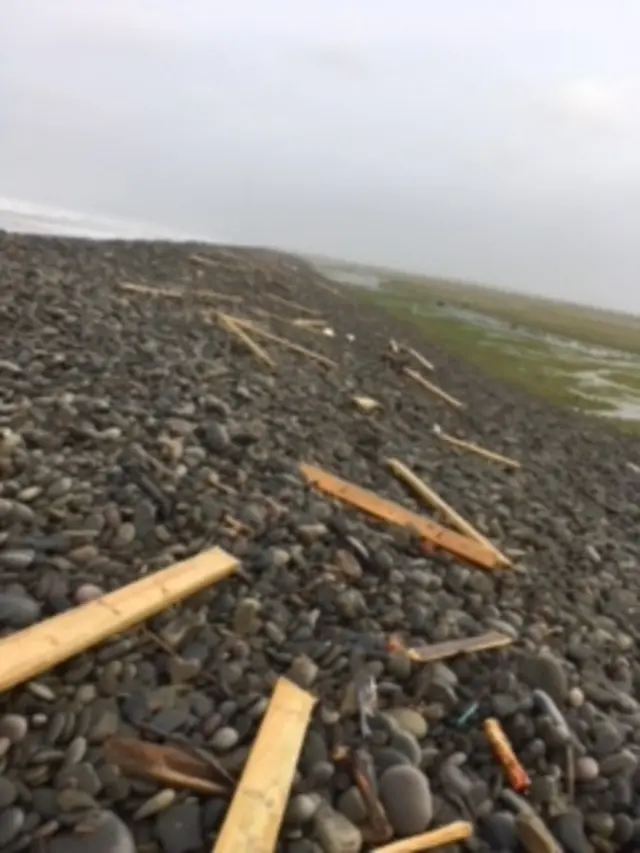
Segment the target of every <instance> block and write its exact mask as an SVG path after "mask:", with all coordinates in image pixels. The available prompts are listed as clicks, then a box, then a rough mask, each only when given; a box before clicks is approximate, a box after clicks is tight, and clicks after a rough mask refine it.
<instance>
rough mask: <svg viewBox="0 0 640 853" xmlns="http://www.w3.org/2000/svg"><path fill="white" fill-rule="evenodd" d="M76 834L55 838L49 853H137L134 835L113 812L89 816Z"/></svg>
mask: <svg viewBox="0 0 640 853" xmlns="http://www.w3.org/2000/svg"><path fill="white" fill-rule="evenodd" d="M76 832H77V833H78V834H63V835H58V836H56V837H55V838H53V839H52V840H51V841H50V843H49V850H48V853H136V843H135V841H134V838H133V835H132V834H131V832H130V831H129V829H128V828H127V827H126V825H125V824H124V823H123V822H122V821H121V820H120V818H118V817H116V815H115V814H113V812H109V811H100V812H97V813H94V814H92V815H88V816H87V818H86V819H85V820H83V821H82V823H81V824H80V825H78V826H76Z"/></svg>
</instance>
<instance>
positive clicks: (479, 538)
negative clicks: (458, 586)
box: [387, 459, 511, 567]
mask: <svg viewBox="0 0 640 853" xmlns="http://www.w3.org/2000/svg"><path fill="white" fill-rule="evenodd" d="M387 465H388V467H389V469H390V470H391V473H392V474H393V475H394V476H395V477H397V478H398V480H400V481H401V482H402V483H404V484H405V485H406V486H408V487H409V488H410V489H411V491H412V492H413V493H414V494H416V495H417V496H418V497H419V498H421V499H422V501H424V503H426V504H427V505H428V506H430V507H431V508H432V509H437V510H439V511H440V512H441V513H442V515H443V516H444V518H445V519H446V521H447V522H448V523H449V524H450V525H451V526H452V527H454V528H455V529H456V530H458V531H459V532H460V533H462V534H464V535H465V536H468V537H469V538H470V539H473V540H474V541H476V542H477V543H478V544H479V545H482V547H483V548H486V549H487V550H489V551H493V553H494V554H495V557H496V559H497V560H498V562H499V563H501V564H502V565H504V566H505V567H507V566H510V565H511V561H510V560H509V558H508V557H505V555H504V554H502V553H501V552H500V551H499V550H498V549H497V548H496V547H495V545H493V544H492V543H491V542H490V541H489V540H488V539H487V538H486V537H485V536H483V535H482V533H480V531H479V530H476V528H475V527H474V526H473V525H472V524H470V523H469V522H468V521H467V520H466V519H465V518H463V517H462V516H461V515H460V514H459V513H458V512H456V510H455V509H454V508H453V507H452V506H450V505H449V504H448V503H447V502H446V501H444V500H443V499H442V498H441V497H440V495H439V494H438V493H437V492H435V491H434V490H433V489H432V488H430V487H429V486H427V484H426V483H425V482H424V480H421V479H420V477H418V476H417V475H416V474H414V472H413V471H412V470H411V469H410V468H408V467H407V466H406V465H405V464H404V463H402V462H400V460H399V459H387Z"/></svg>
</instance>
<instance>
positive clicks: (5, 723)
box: [0, 714, 29, 743]
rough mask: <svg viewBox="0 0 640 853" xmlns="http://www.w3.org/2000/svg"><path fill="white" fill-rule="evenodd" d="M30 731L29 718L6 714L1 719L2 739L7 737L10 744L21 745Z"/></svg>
mask: <svg viewBox="0 0 640 853" xmlns="http://www.w3.org/2000/svg"><path fill="white" fill-rule="evenodd" d="M28 731H29V723H28V722H27V718H26V717H23V716H21V715H20V714H5V715H4V716H3V717H0V737H6V738H7V739H8V740H9V741H10V743H19V742H20V741H21V740H23V738H24V737H25V736H26V734H27V732H28Z"/></svg>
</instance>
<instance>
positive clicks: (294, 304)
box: [265, 293, 320, 317]
mask: <svg viewBox="0 0 640 853" xmlns="http://www.w3.org/2000/svg"><path fill="white" fill-rule="evenodd" d="M265 296H266V297H267V299H271V301H272V302H277V303H278V304H279V305H286V306H287V308H293V309H294V310H296V311H297V312H298V313H299V314H305V315H306V316H307V317H317V316H318V314H319V313H320V312H319V311H315V310H314V309H313V308H305V306H304V305H300V304H299V303H298V302H293V301H292V300H291V299H285V298H284V297H283V296H278V295H277V294H275V293H265Z"/></svg>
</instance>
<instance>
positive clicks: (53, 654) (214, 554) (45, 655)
mask: <svg viewBox="0 0 640 853" xmlns="http://www.w3.org/2000/svg"><path fill="white" fill-rule="evenodd" d="M237 567H238V562H237V560H236V559H235V557H232V556H231V555H230V554H227V552H226V551H223V550H222V549H221V548H212V549H211V550H209V551H204V552H203V553H201V554H198V555H197V556H195V557H191V558H190V559H188V560H184V561H182V562H180V563H175V564H174V565H172V566H169V568H167V569H163V570H162V571H158V572H154V573H153V574H151V575H147V576H146V577H143V578H141V579H140V580H138V581H135V582H134V583H131V584H128V585H127V586H124V587H121V588H120V589H117V590H115V591H114V592H110V593H107V594H106V595H103V596H100V597H99V598H94V599H93V600H92V601H89V602H87V603H86V604H82V605H80V606H79V607H74V608H72V609H71V610H67V611H66V612H64V613H59V614H58V615H57V616H52V617H51V618H49V619H45V620H44V621H43V622H39V623H38V624H37V625H32V626H31V627H30V628H28V629H25V630H24V631H18V632H16V633H15V634H11V635H10V636H8V637H4V638H3V639H2V640H0V693H1V692H2V691H4V690H9V689H10V688H12V687H15V686H16V685H18V684H21V683H23V682H25V681H29V680H30V679H32V678H34V677H35V676H37V675H40V674H41V673H43V672H46V671H47V670H49V669H53V667H54V666H57V665H58V664H60V663H63V662H64V661H66V660H68V659H69V658H71V657H73V656H74V655H77V654H80V653H81V652H84V651H86V650H87V649H89V648H92V647H93V646H96V645H98V643H101V642H103V641H104V640H106V639H107V638H108V637H110V636H113V635H114V634H121V633H122V632H123V631H126V630H127V629H128V628H132V627H133V626H134V625H137V624H138V623H140V622H143V621H145V620H146V619H148V618H149V617H151V616H155V614H156V613H159V612H160V611H161V610H165V609H166V608H167V607H170V606H171V605H173V604H176V603H177V602H178V601H181V600H182V599H184V598H187V596H189V595H193V594H195V593H196V592H200V591H201V590H203V589H205V588H206V587H208V586H211V585H213V584H215V583H217V582H218V581H220V580H222V579H223V578H225V577H227V576H228V575H230V574H232V573H233V572H234V571H236V569H237Z"/></svg>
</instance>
